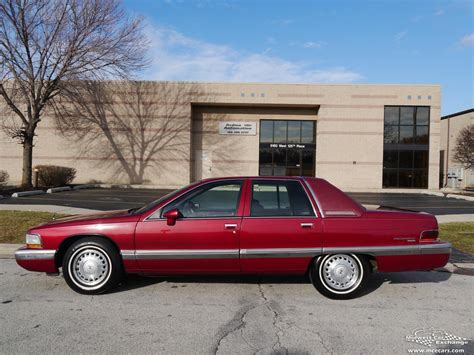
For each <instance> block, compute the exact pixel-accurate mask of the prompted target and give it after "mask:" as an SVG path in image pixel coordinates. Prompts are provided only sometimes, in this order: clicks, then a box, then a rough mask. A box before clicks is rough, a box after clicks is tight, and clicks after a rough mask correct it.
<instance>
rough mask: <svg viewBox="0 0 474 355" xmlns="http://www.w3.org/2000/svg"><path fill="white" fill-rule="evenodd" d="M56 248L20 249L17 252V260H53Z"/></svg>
mask: <svg viewBox="0 0 474 355" xmlns="http://www.w3.org/2000/svg"><path fill="white" fill-rule="evenodd" d="M55 255H56V250H49V249H18V250H17V251H16V252H15V259H16V260H52V259H54V256H55Z"/></svg>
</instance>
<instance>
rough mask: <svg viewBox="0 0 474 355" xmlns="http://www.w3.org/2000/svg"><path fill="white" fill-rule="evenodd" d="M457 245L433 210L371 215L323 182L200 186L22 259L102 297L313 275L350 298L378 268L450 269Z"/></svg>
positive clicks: (115, 214)
mask: <svg viewBox="0 0 474 355" xmlns="http://www.w3.org/2000/svg"><path fill="white" fill-rule="evenodd" d="M450 252H451V245H450V244H449V243H444V242H441V241H439V239H438V224H437V221H436V218H435V217H434V216H432V215H430V214H428V213H417V212H408V211H393V210H386V211H385V210H377V211H368V210H366V209H365V208H364V207H363V206H361V205H360V204H359V203H357V202H355V201H354V200H352V199H351V198H350V197H349V196H347V195H346V194H345V193H343V192H342V191H340V190H339V189H338V188H336V187H335V186H333V185H331V184H330V183H328V182H327V181H325V180H322V179H318V178H306V177H229V178H218V179H209V180H205V181H201V182H198V183H194V184H191V185H189V186H187V187H185V188H182V189H180V190H177V191H174V192H172V193H171V194H169V195H166V196H164V197H162V198H160V199H158V200H156V201H154V202H152V203H150V204H148V205H146V206H144V207H142V208H140V209H132V210H128V211H127V210H124V211H112V212H105V213H100V214H96V215H83V216H74V217H67V218H61V219H57V220H54V221H52V222H49V223H47V224H44V225H40V226H37V227H34V228H31V229H30V230H29V231H28V233H27V235H26V247H24V248H21V249H19V250H18V251H17V252H16V254H15V257H16V260H17V262H18V264H19V265H20V266H22V267H24V268H25V269H27V270H31V271H40V272H46V273H53V274H57V273H58V272H59V268H61V267H62V272H63V275H64V278H65V279H66V282H67V283H68V285H69V286H70V287H71V288H72V289H74V290H75V291H77V292H80V293H84V294H98V293H102V292H105V291H106V290H108V289H110V288H111V287H112V286H114V285H116V284H117V283H118V282H119V280H120V278H121V276H122V275H123V273H124V272H125V273H140V274H145V273H146V274H159V275H171V274H217V273H225V274H235V273H242V274H264V273H272V274H292V273H293V274H305V273H308V274H309V277H310V279H311V281H312V282H313V284H314V286H315V287H316V288H317V289H318V290H319V291H320V292H321V293H322V294H324V295H326V296H328V297H331V298H351V297H354V296H355V295H357V293H358V292H359V291H360V290H361V289H362V288H363V287H364V285H365V283H366V281H367V278H368V276H369V274H370V273H371V272H374V271H381V272H393V271H410V270H430V269H433V268H437V267H442V266H444V265H445V264H446V263H447V262H448V259H449V255H450Z"/></svg>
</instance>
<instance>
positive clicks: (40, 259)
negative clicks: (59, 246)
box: [15, 248, 58, 273]
mask: <svg viewBox="0 0 474 355" xmlns="http://www.w3.org/2000/svg"><path fill="white" fill-rule="evenodd" d="M55 256H56V250H48V249H27V248H20V249H18V250H17V251H16V252H15V259H16V262H17V264H18V265H20V266H21V267H22V268H24V269H26V270H29V271H38V272H52V273H54V272H57V271H58V268H57V267H56V261H55Z"/></svg>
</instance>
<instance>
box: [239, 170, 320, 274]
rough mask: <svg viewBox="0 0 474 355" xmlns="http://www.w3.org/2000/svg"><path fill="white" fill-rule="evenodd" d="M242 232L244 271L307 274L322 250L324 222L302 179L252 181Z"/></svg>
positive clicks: (242, 262)
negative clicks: (308, 268) (310, 263)
mask: <svg viewBox="0 0 474 355" xmlns="http://www.w3.org/2000/svg"><path fill="white" fill-rule="evenodd" d="M248 185H249V186H248V189H247V203H246V209H245V212H244V217H243V219H242V227H241V232H240V248H241V250H240V258H241V259H240V260H241V268H242V271H243V272H282V273H284V272H288V273H292V272H305V271H306V269H307V267H308V264H309V262H310V261H311V259H312V258H313V257H314V256H315V255H318V254H320V253H321V251H322V245H323V240H322V230H323V229H322V223H321V218H319V217H318V215H317V211H316V208H315V206H314V205H313V202H312V200H311V198H310V197H309V196H308V194H307V190H306V188H305V187H304V186H303V184H302V183H301V181H300V180H299V179H294V180H292V179H275V180H272V179H261V180H260V179H253V180H252V181H249V183H248Z"/></svg>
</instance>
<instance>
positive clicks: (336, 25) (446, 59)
mask: <svg viewBox="0 0 474 355" xmlns="http://www.w3.org/2000/svg"><path fill="white" fill-rule="evenodd" d="M125 6H126V8H127V10H129V11H131V12H132V13H135V14H138V15H140V16H143V17H144V18H145V21H146V24H147V25H146V32H147V35H148V36H149V38H150V46H151V48H150V57H151V59H152V62H151V66H150V67H149V68H148V69H147V70H146V72H145V73H144V74H143V77H144V78H146V79H150V80H199V81H229V82H239V81H240V82H248V81H250V82H312V83H389V84H394V83H414V84H419V83H427V84H441V85H442V96H443V98H442V114H449V113H453V112H457V111H461V110H464V109H468V108H471V107H474V88H473V87H474V78H473V77H474V69H473V67H474V0H451V1H438V0H406V1H393V0H379V1H366V0H352V1H351V0H345V1H338V0H332V1H329V0H325V1H316V0H314V1H303V0H293V1H290V0H287V1H283V0H273V1H271V0H260V1H257V0H253V1H250V0H241V1H232V0H221V1H219V0H196V1H191V0H126V1H125Z"/></svg>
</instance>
